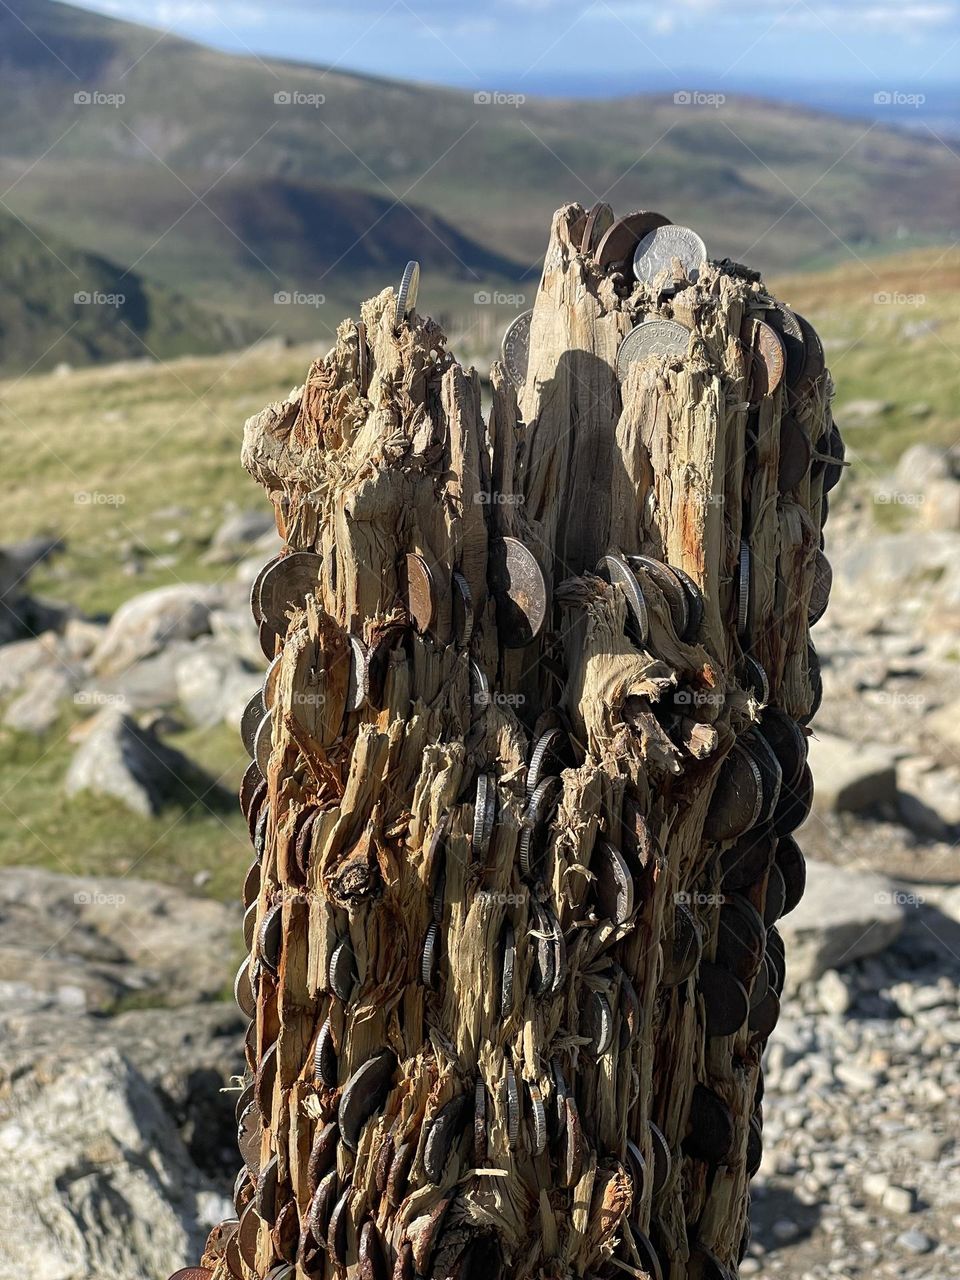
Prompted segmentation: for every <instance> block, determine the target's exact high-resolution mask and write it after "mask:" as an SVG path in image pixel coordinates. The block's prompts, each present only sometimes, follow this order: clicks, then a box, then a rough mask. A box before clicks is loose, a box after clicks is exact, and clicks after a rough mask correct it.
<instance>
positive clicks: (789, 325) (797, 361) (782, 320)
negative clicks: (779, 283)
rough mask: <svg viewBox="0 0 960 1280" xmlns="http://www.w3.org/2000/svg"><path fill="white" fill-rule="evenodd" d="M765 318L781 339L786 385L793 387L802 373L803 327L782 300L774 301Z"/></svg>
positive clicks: (803, 355)
mask: <svg viewBox="0 0 960 1280" xmlns="http://www.w3.org/2000/svg"><path fill="white" fill-rule="evenodd" d="M767 320H768V321H769V322H770V324H771V325H773V327H774V329H776V331H777V332H778V333H779V334H780V337H781V338H782V339H783V349H784V352H785V354H786V369H785V376H786V381H787V386H788V387H794V386H796V384H797V382H798V381H799V379H800V377H801V375H802V373H803V366H804V361H805V354H804V343H803V329H802V328H801V327H800V322H799V321H798V320H797V317H796V316H795V315H794V313H793V312H792V311H791V310H790V308H789V307H788V306H786V305H785V304H784V303H782V302H778V303H775V304H774V307H773V309H772V310H771V311H768V312H767Z"/></svg>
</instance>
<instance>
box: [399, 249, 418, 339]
mask: <svg viewBox="0 0 960 1280" xmlns="http://www.w3.org/2000/svg"><path fill="white" fill-rule="evenodd" d="M419 292H420V263H419V262H413V261H411V262H408V263H407V265H406V266H405V267H404V268H403V275H402V276H401V277H400V287H399V289H398V290H397V304H396V307H395V309H394V313H393V328H394V332H396V330H397V329H399V328H400V326H401V325H402V324H403V322H404V320H406V318H407V316H408V315H409V314H410V312H411V311H413V309H414V307H415V306H416V305H417V294H418V293H419Z"/></svg>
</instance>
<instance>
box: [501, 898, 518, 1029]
mask: <svg viewBox="0 0 960 1280" xmlns="http://www.w3.org/2000/svg"><path fill="white" fill-rule="evenodd" d="M516 964H517V942H516V937H515V935H514V932H513V925H512V924H511V923H510V921H509V920H505V921H504V922H503V928H502V930H501V932H500V1017H501V1018H503V1019H506V1018H508V1017H509V1016H510V1014H511V1013H512V1012H513V984H514V977H515V975H516Z"/></svg>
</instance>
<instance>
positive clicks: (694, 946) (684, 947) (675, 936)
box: [661, 902, 703, 987]
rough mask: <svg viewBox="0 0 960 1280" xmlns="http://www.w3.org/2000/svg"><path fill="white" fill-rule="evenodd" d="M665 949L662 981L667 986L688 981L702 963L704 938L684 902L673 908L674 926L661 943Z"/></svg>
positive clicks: (676, 904) (663, 949)
mask: <svg viewBox="0 0 960 1280" xmlns="http://www.w3.org/2000/svg"><path fill="white" fill-rule="evenodd" d="M661 947H662V951H663V975H662V977H661V981H662V982H663V985H664V986H665V987H675V986H678V985H679V984H680V983H681V982H686V980H687V978H689V977H690V975H691V974H692V973H693V971H694V969H696V967H697V965H698V964H699V963H700V956H701V953H702V951H703V939H702V937H701V934H700V926H699V925H698V924H697V921H696V918H695V917H694V914H693V912H692V911H691V910H690V908H689V907H688V906H687V905H686V904H685V903H683V902H676V903H675V904H674V909H673V927H672V929H671V930H670V932H669V933H668V934H666V935H665V936H664V939H663V942H662V944H661Z"/></svg>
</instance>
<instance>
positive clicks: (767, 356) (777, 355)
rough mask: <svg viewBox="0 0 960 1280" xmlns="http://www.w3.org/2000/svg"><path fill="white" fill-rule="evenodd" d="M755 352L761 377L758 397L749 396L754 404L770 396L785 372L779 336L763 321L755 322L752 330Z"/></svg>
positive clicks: (757, 387)
mask: <svg viewBox="0 0 960 1280" xmlns="http://www.w3.org/2000/svg"><path fill="white" fill-rule="evenodd" d="M754 335H755V336H754V343H755V350H756V352H757V354H758V355H759V356H760V360H761V366H760V367H761V368H762V370H763V377H762V380H761V382H760V384H759V385H757V386H756V391H757V392H758V393H759V394H758V395H753V394H751V397H750V399H751V401H753V403H756V402H757V401H758V400H760V399H762V398H763V396H772V395H773V393H774V392H775V391H776V390H777V388H778V387H779V386H780V383H781V382H782V381H783V376H784V373H785V372H786V364H787V357H786V352H785V351H784V349H783V342H782V341H781V339H780V335H779V334H778V333H777V331H776V329H774V328H773V327H772V325H769V324H767V322H766V321H765V320H757V321H756V322H755V330H754Z"/></svg>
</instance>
